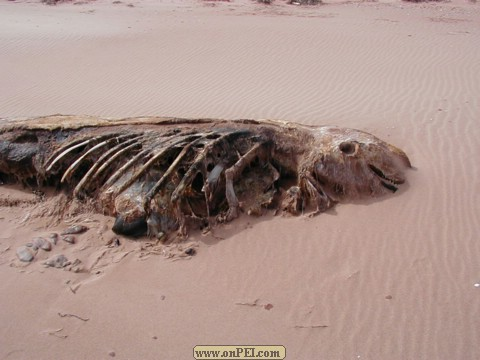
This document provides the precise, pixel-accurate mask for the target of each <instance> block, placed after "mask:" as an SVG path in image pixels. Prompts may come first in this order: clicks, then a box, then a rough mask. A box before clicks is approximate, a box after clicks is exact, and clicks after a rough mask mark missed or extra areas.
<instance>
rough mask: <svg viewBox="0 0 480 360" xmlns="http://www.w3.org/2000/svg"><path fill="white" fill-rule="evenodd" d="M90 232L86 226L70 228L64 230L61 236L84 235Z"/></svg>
mask: <svg viewBox="0 0 480 360" xmlns="http://www.w3.org/2000/svg"><path fill="white" fill-rule="evenodd" d="M87 230H88V227H86V226H85V225H75V226H70V227H69V228H68V229H66V230H63V231H62V232H61V233H60V235H71V234H82V233H84V232H85V231H87Z"/></svg>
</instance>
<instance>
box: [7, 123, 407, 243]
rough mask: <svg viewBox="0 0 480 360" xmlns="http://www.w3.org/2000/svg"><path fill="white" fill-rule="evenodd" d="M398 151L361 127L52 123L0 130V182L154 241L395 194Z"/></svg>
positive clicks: (400, 166)
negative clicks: (248, 218)
mask: <svg viewBox="0 0 480 360" xmlns="http://www.w3.org/2000/svg"><path fill="white" fill-rule="evenodd" d="M407 167H410V162H409V159H408V157H407V156H406V155H405V153H404V152H403V151H401V150H400V149H398V148H396V147H394V146H392V145H390V144H387V143H386V142H384V141H382V140H380V139H378V138H376V137H375V136H373V135H370V134H368V133H366V132H362V131H359V130H353V129H347V128H338V127H333V126H317V127H315V126H306V125H300V124H295V123H290V122H280V121H272V120H236V121H228V120H216V119H179V118H158V117H146V118H129V119H122V120H109V119H99V118H94V117H86V116H60V115H57V116H48V117H42V118H34V119H28V120H23V121H8V122H6V121H4V122H3V123H2V125H1V126H0V180H1V181H3V182H5V183H7V182H19V183H23V184H24V185H27V186H32V187H46V186H54V187H57V188H60V189H63V190H64V191H66V192H67V193H68V194H70V195H71V196H73V197H75V198H78V199H93V200H94V203H95V205H96V207H97V210H98V211H100V212H102V213H105V214H108V215H111V216H114V217H115V218H116V220H115V224H114V226H113V230H114V231H115V232H117V233H120V234H125V235H133V236H137V235H143V234H149V235H151V236H158V235H159V234H168V233H172V232H174V231H177V230H178V231H179V234H180V235H186V234H187V232H188V230H189V229H191V228H194V227H199V228H202V227H209V226H210V225H211V224H213V223H215V222H218V221H230V220H232V219H234V218H236V217H238V216H239V213H240V212H241V211H244V212H247V213H249V214H253V215H255V214H256V215H261V214H262V212H263V209H264V208H272V209H277V210H280V211H284V212H288V213H292V214H300V213H303V212H311V213H314V214H315V213H319V212H323V211H325V210H327V209H329V208H331V207H332V206H334V204H335V203H337V202H341V201H351V200H353V199H358V198H361V197H368V196H379V195H383V194H385V193H388V192H395V191H396V190H397V187H398V185H399V184H402V183H404V181H405V178H404V174H403V171H404V169H405V168H407Z"/></svg>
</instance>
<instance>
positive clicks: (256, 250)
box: [0, 0, 480, 360]
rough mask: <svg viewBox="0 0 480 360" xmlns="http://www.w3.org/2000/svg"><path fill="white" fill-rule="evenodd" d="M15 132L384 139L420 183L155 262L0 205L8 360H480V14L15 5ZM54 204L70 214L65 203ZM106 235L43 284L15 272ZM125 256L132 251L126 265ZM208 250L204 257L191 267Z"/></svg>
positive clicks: (11, 46)
mask: <svg viewBox="0 0 480 360" xmlns="http://www.w3.org/2000/svg"><path fill="white" fill-rule="evenodd" d="M0 79H1V86H0V99H1V100H0V118H3V119H4V120H3V121H6V120H8V119H13V118H27V117H34V116H44V115H50V114H76V115H82V114H84V115H94V116H101V117H112V118H125V117H131V116H147V115H148V116H176V117H190V118H201V117H206V118H223V119H245V118H248V119H280V120H287V121H294V122H299V123H302V124H308V125H328V124H330V125H338V126H344V127H351V128H355V129H360V130H363V131H367V132H369V133H372V134H374V135H376V136H378V137H379V138H381V139H383V140H385V141H388V142H389V143H391V144H394V145H396V146H398V147H399V148H401V149H403V150H404V151H405V152H406V153H407V154H408V156H409V158H410V160H411V162H412V165H413V169H411V170H409V171H408V172H407V174H406V175H407V179H408V181H407V184H406V185H405V186H403V187H402V188H401V189H400V190H399V191H398V192H397V193H396V194H395V195H390V196H385V197H382V198H380V199H375V200H371V201H366V202H365V201H362V202H358V203H349V204H340V205H338V206H337V207H336V208H335V210H334V211H329V212H327V213H324V214H321V215H319V216H317V217H314V218H309V217H307V216H299V217H282V216H274V215H273V214H267V215H266V216H263V217H260V218H256V217H249V216H247V215H246V214H244V215H243V216H242V217H241V218H240V219H238V220H237V221H234V222H232V223H229V224H225V225H222V226H219V227H218V228H216V229H215V231H214V232H213V233H210V234H207V235H202V234H200V233H195V234H192V235H191V236H190V237H189V238H188V240H187V241H185V242H183V243H175V244H171V245H168V246H163V247H155V246H152V244H151V243H150V242H149V240H148V239H141V240H132V239H128V238H124V237H120V238H119V241H120V242H119V244H115V243H112V239H115V238H117V237H116V235H115V234H114V233H113V232H112V231H111V230H110V229H111V226H112V224H113V221H114V219H113V218H110V217H106V216H102V215H100V214H95V213H81V212H79V213H75V214H71V216H65V217H64V218H61V219H60V218H59V217H58V216H55V215H56V214H53V213H52V211H54V210H55V208H54V207H52V206H51V203H49V200H48V199H47V200H46V201H45V202H38V200H39V199H38V195H35V194H34V193H32V191H31V190H29V189H22V188H21V187H19V186H13V185H5V184H2V185H1V186H0V197H1V201H0V308H1V310H0V324H2V326H1V327H0V359H51V358H55V359H110V358H115V359H172V360H177V359H178V360H183V359H193V356H192V349H193V347H194V346H195V345H209V344H212V345H246V344H247V345H248V344H253V345H283V346H285V348H286V354H287V357H286V359H292V360H309V359H339V360H343V359H355V360H356V359H360V360H363V359H373V360H377V359H390V360H403V359H405V360H406V359H425V360H427V359H428V360H430V359H437V360H447V359H448V360H450V359H462V360H474V359H480V346H479V341H480V261H479V256H480V237H479V234H480V215H479V203H480V195H479V194H480V182H479V178H480V163H479V161H478V153H479V152H480V140H479V139H480V123H479V121H480V5H479V4H477V3H476V2H474V1H460V0H453V1H449V2H428V3H410V2H404V1H399V0H381V1H365V2H364V1H336V0H335V1H325V3H323V4H322V5H319V6H294V5H288V4H287V3H286V2H285V1H280V0H276V1H274V2H273V4H271V5H264V4H259V3H257V2H255V1H250V0H231V1H195V0H185V1H182V0H161V1H154V0H132V1H128V0H125V1H115V2H112V1H103V0H98V1H94V2H78V3H62V4H58V5H56V6H48V5H45V4H41V3H40V2H39V1H3V2H1V3H0ZM52 194H53V192H52ZM72 223H81V224H84V225H86V226H88V227H89V231H88V232H86V233H85V234H82V235H79V236H78V241H77V242H76V243H75V244H73V245H71V244H67V243H59V244H57V245H56V248H55V252H56V253H63V254H65V255H66V256H67V257H68V258H69V259H71V260H73V259H78V260H79V263H78V265H75V264H73V265H72V266H70V267H69V268H68V269H55V268H45V267H44V266H43V264H42V263H43V261H45V260H46V259H47V258H48V257H49V256H50V255H51V254H49V253H46V252H45V253H41V252H39V254H38V256H37V258H36V259H35V261H33V262H32V263H29V264H26V263H22V262H20V261H19V260H18V259H17V256H16V253H15V250H16V249H17V247H19V246H20V245H23V244H25V243H26V242H29V241H31V240H32V239H33V238H34V237H36V236H43V235H46V234H49V233H52V232H60V231H62V230H63V229H65V228H66V227H68V226H69V225H70V224H72ZM116 245H118V246H116ZM187 248H194V249H195V251H196V254H195V256H185V255H184V251H185V249H187Z"/></svg>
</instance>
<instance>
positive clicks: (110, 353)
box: [108, 351, 116, 357]
mask: <svg viewBox="0 0 480 360" xmlns="http://www.w3.org/2000/svg"><path fill="white" fill-rule="evenodd" d="M108 355H110V356H111V357H115V355H116V354H115V351H110V352H109V353H108Z"/></svg>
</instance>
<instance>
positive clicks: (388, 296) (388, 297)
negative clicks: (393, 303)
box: [385, 295, 393, 300]
mask: <svg viewBox="0 0 480 360" xmlns="http://www.w3.org/2000/svg"><path fill="white" fill-rule="evenodd" d="M385 299H387V300H392V299H393V296H392V295H387V296H385Z"/></svg>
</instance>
